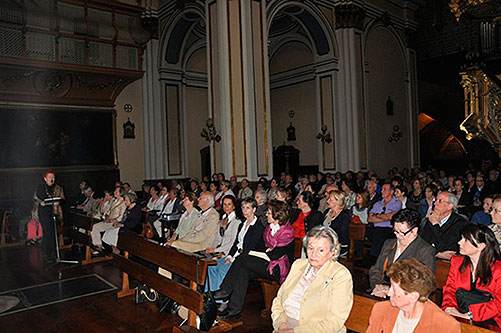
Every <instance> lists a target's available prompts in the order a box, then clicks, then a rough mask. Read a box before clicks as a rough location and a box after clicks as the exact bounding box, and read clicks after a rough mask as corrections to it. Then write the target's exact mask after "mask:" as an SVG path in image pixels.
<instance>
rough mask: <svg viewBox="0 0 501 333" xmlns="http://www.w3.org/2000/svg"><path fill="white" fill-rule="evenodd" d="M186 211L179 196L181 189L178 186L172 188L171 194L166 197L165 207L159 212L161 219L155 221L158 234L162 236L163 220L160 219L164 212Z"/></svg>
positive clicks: (179, 212)
mask: <svg viewBox="0 0 501 333" xmlns="http://www.w3.org/2000/svg"><path fill="white" fill-rule="evenodd" d="M182 212H184V207H183V204H182V203H181V198H180V197H179V190H178V189H177V188H172V189H171V190H170V191H169V195H168V196H167V197H166V198H165V201H164V204H163V208H162V209H161V210H160V211H158V212H157V215H158V216H159V219H157V220H156V221H155V222H153V226H154V227H155V230H156V231H157V233H158V236H162V222H161V221H160V219H161V218H162V216H163V215H164V214H167V215H170V214H181V213H182Z"/></svg>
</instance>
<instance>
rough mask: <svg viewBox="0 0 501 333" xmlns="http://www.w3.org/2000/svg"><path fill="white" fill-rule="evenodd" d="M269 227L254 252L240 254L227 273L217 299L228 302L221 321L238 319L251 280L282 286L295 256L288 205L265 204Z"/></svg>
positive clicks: (216, 294) (273, 201) (277, 202)
mask: <svg viewBox="0 0 501 333" xmlns="http://www.w3.org/2000/svg"><path fill="white" fill-rule="evenodd" d="M266 216H267V217H268V225H267V226H266V228H265V230H264V234H263V236H262V241H261V242H260V243H259V244H258V245H257V246H256V250H255V251H250V252H249V253H248V254H247V255H240V256H238V258H237V259H236V260H235V261H234V262H233V264H232V266H231V268H230V270H229V271H228V273H227V274H226V277H225V278H224V281H223V283H222V284H221V289H220V290H219V291H217V292H216V293H215V295H214V296H215V298H216V299H228V298H229V300H230V302H229V305H228V308H227V310H225V311H224V312H223V313H221V314H220V317H221V318H222V319H225V318H226V319H229V318H238V317H240V312H241V311H242V309H243V305H244V301H245V295H246V293H247V287H248V285H249V282H250V280H253V279H256V278H265V279H270V280H274V281H277V282H280V283H282V282H283V281H284V280H285V278H286V277H287V274H288V273H289V269H290V265H291V263H292V261H293V256H294V231H293V229H292V226H291V225H290V223H288V222H289V206H288V205H287V204H286V203H284V202H280V201H277V200H272V201H270V202H269V204H268V212H267V214H266ZM258 224H259V223H258Z"/></svg>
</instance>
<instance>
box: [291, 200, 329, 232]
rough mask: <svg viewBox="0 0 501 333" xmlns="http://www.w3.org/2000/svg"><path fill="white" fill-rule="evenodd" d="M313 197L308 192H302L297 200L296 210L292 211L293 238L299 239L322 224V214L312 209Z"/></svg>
mask: <svg viewBox="0 0 501 333" xmlns="http://www.w3.org/2000/svg"><path fill="white" fill-rule="evenodd" d="M314 205H315V197H314V196H313V193H311V192H309V191H303V192H302V193H301V194H300V195H299V196H298V200H297V209H294V210H293V211H292V217H291V221H294V222H293V223H292V227H293V228H294V237H295V238H301V239H303V237H304V236H305V235H306V234H307V233H308V231H310V230H311V229H313V228H314V227H316V226H317V225H320V224H322V221H323V220H322V213H320V212H319V211H318V210H316V209H313V207H314Z"/></svg>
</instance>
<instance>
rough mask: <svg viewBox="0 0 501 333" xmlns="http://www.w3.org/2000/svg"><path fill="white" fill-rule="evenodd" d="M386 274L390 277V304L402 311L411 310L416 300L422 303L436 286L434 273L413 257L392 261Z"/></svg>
mask: <svg viewBox="0 0 501 333" xmlns="http://www.w3.org/2000/svg"><path fill="white" fill-rule="evenodd" d="M386 275H387V276H388V277H389V278H390V283H391V286H390V290H389V291H388V296H389V297H390V304H391V306H393V307H397V308H399V309H400V310H402V311H404V312H408V311H411V310H412V309H413V308H414V307H415V305H416V303H417V302H421V303H424V302H426V300H427V299H428V296H429V295H430V294H431V293H432V292H433V291H434V290H435V289H436V288H437V282H436V280H435V274H434V273H433V272H432V270H431V269H430V268H428V266H426V265H425V264H423V263H422V262H421V261H419V260H417V259H415V258H408V259H404V260H399V261H396V262H395V263H393V264H392V265H391V266H390V267H389V268H388V270H387V271H386Z"/></svg>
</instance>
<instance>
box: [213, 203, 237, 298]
mask: <svg viewBox="0 0 501 333" xmlns="http://www.w3.org/2000/svg"><path fill="white" fill-rule="evenodd" d="M236 206H237V199H235V197H234V196H232V195H228V196H226V197H224V198H223V211H224V214H223V216H222V219H221V221H220V223H219V233H218V234H216V240H215V241H214V244H213V245H212V247H208V248H207V249H205V252H207V253H215V254H218V255H221V256H226V255H228V253H230V250H231V247H232V246H233V243H234V242H235V239H236V237H237V233H238V229H239V226H240V223H241V219H240V217H239V216H237V214H236V213H237V212H236V211H235V209H236ZM210 267H214V266H210ZM210 267H209V268H210ZM221 281H222V279H221ZM217 289H219V287H218V288H216V289H214V290H217Z"/></svg>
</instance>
